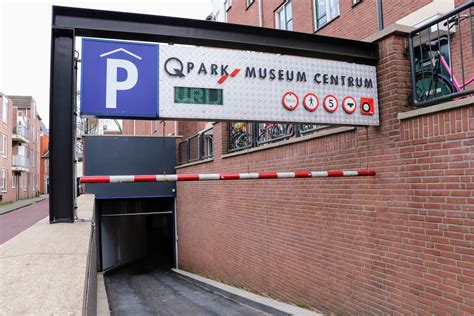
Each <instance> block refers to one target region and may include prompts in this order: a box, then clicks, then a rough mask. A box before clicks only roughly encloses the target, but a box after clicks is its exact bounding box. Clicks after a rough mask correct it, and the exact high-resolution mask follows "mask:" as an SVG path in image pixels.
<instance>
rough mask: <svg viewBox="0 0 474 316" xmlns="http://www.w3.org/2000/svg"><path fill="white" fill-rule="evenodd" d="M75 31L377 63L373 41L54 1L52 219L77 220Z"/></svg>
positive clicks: (80, 34) (369, 63) (51, 98)
mask: <svg viewBox="0 0 474 316" xmlns="http://www.w3.org/2000/svg"><path fill="white" fill-rule="evenodd" d="M76 36H83V37H96V38H111V39H123V40H136V41H151V42H164V43H173V44H189V45H197V46H208V47H220V48H231V49H240V50H253V51H260V52H269V53H277V54H287V55H295V56H305V57H313V58H323V59H331V60H339V61H346V62H355V63H359V64H366V65H376V63H377V62H378V46H377V44H374V43H367V42H361V41H353V40H347V39H340V38H334V37H326V36H319V35H312V34H307V33H300V32H289V31H283V30H276V29H270V28H260V27H254V26H248V25H238V24H230V23H219V22H213V21H202V20H193V19H183V18H174V17H166V16H153V15H146V14H136V13H125V12H113V11H103V10H91V9H80V8H72V7H60V6H53V13H52V37H51V79H50V80H51V81H50V121H51V124H50V125H51V126H50V145H49V147H50V148H49V152H50V188H51V191H50V192H51V193H50V204H49V215H50V222H51V223H56V222H73V221H74V200H75V196H76V192H75V189H74V187H75V172H74V142H75V132H76V130H75V115H77V113H75V109H74V105H75V104H74V102H75V90H76V87H75V69H74V39H75V37H76Z"/></svg>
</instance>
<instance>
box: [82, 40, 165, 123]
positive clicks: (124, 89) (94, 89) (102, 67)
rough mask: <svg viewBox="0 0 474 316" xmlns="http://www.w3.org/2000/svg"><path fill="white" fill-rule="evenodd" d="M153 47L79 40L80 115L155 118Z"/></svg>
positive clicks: (156, 51) (155, 47)
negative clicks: (80, 50)
mask: <svg viewBox="0 0 474 316" xmlns="http://www.w3.org/2000/svg"><path fill="white" fill-rule="evenodd" d="M158 58H159V49H158V45H157V44H143V43H131V42H121V41H106V40H96V39H83V40H82V63H81V64H82V67H81V71H82V74H81V115H88V116H95V117H121V118H156V117H158V104H159V102H158V101H159V100H158V98H159V95H158V89H159V87H158V84H159V83H158V64H159V60H158Z"/></svg>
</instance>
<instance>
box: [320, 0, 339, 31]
mask: <svg viewBox="0 0 474 316" xmlns="http://www.w3.org/2000/svg"><path fill="white" fill-rule="evenodd" d="M338 16H339V0H315V1H314V27H315V29H316V30H318V29H320V28H322V27H323V26H324V25H326V24H327V23H329V22H330V21H331V20H334V19H335V18H336V17H338Z"/></svg>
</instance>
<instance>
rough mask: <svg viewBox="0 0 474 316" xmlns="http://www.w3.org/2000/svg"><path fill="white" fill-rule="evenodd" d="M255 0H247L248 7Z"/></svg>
mask: <svg viewBox="0 0 474 316" xmlns="http://www.w3.org/2000/svg"><path fill="white" fill-rule="evenodd" d="M254 2H255V0H247V8H248V7H250V6H251V5H252V4H253V3H254Z"/></svg>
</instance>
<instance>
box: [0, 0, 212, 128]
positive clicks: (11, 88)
mask: <svg viewBox="0 0 474 316" xmlns="http://www.w3.org/2000/svg"><path fill="white" fill-rule="evenodd" d="M211 3H212V0H129V1H125V0H94V1H78V0H76V1H73V0H51V1H50V0H0V91H1V92H3V93H5V94H6V95H32V96H33V97H34V99H35V100H36V102H37V104H38V111H39V113H40V115H41V117H42V119H43V121H44V122H45V123H46V124H47V125H48V124H49V61H50V42H51V39H50V37H51V35H50V33H51V6H52V5H53V4H54V5H63V6H74V7H82V8H92V9H104V10H113V11H125V12H135V13H147V14H155V15H168V16H178V17H185V18H192V19H204V18H205V17H206V16H207V15H209V13H211Z"/></svg>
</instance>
